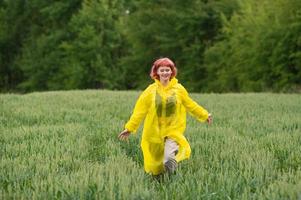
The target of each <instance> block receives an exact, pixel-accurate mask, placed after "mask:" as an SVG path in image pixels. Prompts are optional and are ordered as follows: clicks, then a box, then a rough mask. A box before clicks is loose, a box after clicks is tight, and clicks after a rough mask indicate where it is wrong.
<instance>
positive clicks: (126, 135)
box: [118, 129, 131, 141]
mask: <svg viewBox="0 0 301 200" xmlns="http://www.w3.org/2000/svg"><path fill="white" fill-rule="evenodd" d="M130 134H131V132H130V131H128V130H127V129H124V130H123V131H122V132H121V133H119V135H118V139H119V140H122V141H125V140H126V141H128V139H129V136H130Z"/></svg>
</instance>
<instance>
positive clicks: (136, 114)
mask: <svg viewBox="0 0 301 200" xmlns="http://www.w3.org/2000/svg"><path fill="white" fill-rule="evenodd" d="M149 94H150V92H149V87H148V88H147V89H146V90H144V91H143V93H142V94H141V95H140V96H139V98H138V100H137V102H136V105H135V108H134V111H133V113H132V115H131V117H130V120H129V121H128V122H127V123H126V124H125V129H127V130H128V131H130V132H131V133H136V131H137V129H138V128H139V125H140V123H141V121H142V120H143V119H144V118H145V116H146V114H147V112H148V108H149V107H150V106H149V105H150V101H151V99H150V97H149V96H150V95H149Z"/></svg>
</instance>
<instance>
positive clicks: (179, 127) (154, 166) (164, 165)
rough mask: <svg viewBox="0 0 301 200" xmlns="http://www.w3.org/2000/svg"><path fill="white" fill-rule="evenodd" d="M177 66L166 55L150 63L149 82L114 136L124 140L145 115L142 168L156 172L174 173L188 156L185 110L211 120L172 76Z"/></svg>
mask: <svg viewBox="0 0 301 200" xmlns="http://www.w3.org/2000/svg"><path fill="white" fill-rule="evenodd" d="M176 75H177V68H176V67H175V64H174V63H173V62H172V61H171V60H170V59H169V58H161V59H158V60H156V61H155V62H154V64H153V66H152V69H151V73H150V76H151V78H152V79H154V81H155V82H154V83H153V84H151V85H149V86H148V87H147V88H146V89H145V90H144V91H143V93H142V94H141V95H140V97H139V99H138V100H137V102H136V105H135V108H134V111H133V114H132V116H131V117H130V120H129V121H128V122H127V123H126V124H125V130H123V131H122V132H121V133H120V134H119V135H118V138H119V139H120V140H127V139H128V137H129V136H130V134H131V133H135V132H136V131H137V129H138V127H139V125H140V123H141V121H142V120H143V119H144V118H145V121H144V128H143V134H142V140H141V147H142V151H143V157H144V169H145V171H146V172H147V173H151V174H152V175H158V174H161V173H163V172H164V171H167V172H171V173H172V172H174V171H175V170H176V168H177V163H178V162H180V161H181V160H184V159H187V158H189V157H190V152H191V149H190V146H189V143H188V142H187V140H186V138H185V137H184V135H183V133H184V131H185V128H186V110H187V111H188V112H189V113H190V114H192V115H193V116H194V117H196V118H197V119H198V120H199V121H201V122H204V121H207V122H208V124H211V123H212V117H211V115H210V114H209V113H208V112H207V111H206V110H205V109H204V108H202V107H201V106H199V105H198V104H197V103H196V102H195V101H193V100H192V99H191V98H190V97H189V95H188V93H187V91H186V89H185V88H184V87H183V86H182V85H181V84H179V83H178V80H177V79H176V78H175V77H176Z"/></svg>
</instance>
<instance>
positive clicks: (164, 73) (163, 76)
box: [157, 66, 172, 82]
mask: <svg viewBox="0 0 301 200" xmlns="http://www.w3.org/2000/svg"><path fill="white" fill-rule="evenodd" d="M157 74H158V76H159V78H160V81H161V82H167V81H169V80H170V76H171V74H172V71H171V68H170V67H168V66H160V67H159V68H158V69H157Z"/></svg>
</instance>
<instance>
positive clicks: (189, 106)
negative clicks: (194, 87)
mask: <svg viewBox="0 0 301 200" xmlns="http://www.w3.org/2000/svg"><path fill="white" fill-rule="evenodd" d="M181 97H182V103H183V105H184V106H185V108H186V110H188V112H189V113H190V114H191V115H192V116H194V117H195V118H197V120H199V121H201V122H204V121H206V120H207V119H208V114H209V113H208V111H207V110H205V109H204V108H203V107H202V106H200V105H198V104H197V103H196V102H195V101H194V100H192V99H191V98H190V96H189V94H188V92H187V91H186V89H185V88H184V87H183V86H182V85H181Z"/></svg>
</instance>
